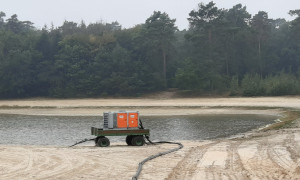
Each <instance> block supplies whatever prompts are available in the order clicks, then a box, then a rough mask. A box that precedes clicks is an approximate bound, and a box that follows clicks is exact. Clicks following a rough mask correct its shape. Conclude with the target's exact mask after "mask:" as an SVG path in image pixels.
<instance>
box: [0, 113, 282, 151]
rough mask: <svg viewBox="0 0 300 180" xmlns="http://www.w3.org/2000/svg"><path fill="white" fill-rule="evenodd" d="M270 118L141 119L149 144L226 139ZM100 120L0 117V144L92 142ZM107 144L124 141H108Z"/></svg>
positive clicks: (22, 116)
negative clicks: (147, 130) (88, 139)
mask: <svg viewBox="0 0 300 180" xmlns="http://www.w3.org/2000/svg"><path fill="white" fill-rule="evenodd" d="M277 118H278V117H277V116H270V115H191V116H160V117H157V116H155V117H141V119H142V122H143V125H144V127H145V128H147V129H150V134H151V136H150V137H151V139H152V140H153V141H162V140H164V141H174V140H204V139H214V138H220V137H229V136H232V135H236V134H239V133H244V132H247V131H250V130H252V129H256V128H259V127H263V126H266V125H267V124H271V123H273V122H274V120H275V119H277ZM92 126H94V127H102V117H100V116H99V117H83V116H78V117H73V116H72V117H71V116H28V115H0V137H1V138H0V144H20V145H54V146H68V145H72V144H74V143H75V142H77V141H80V140H82V139H85V138H93V137H94V136H92V135H91V134H90V127H92ZM109 139H110V140H111V142H119V141H124V142H125V140H124V139H125V137H109Z"/></svg>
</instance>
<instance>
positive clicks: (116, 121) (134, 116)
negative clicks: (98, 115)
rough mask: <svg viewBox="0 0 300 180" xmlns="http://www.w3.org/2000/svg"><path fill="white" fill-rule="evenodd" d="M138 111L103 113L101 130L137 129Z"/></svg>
mask: <svg viewBox="0 0 300 180" xmlns="http://www.w3.org/2000/svg"><path fill="white" fill-rule="evenodd" d="M138 126H139V112H138V111H132V112H131V111H119V112H105V113H103V129H104V130H106V129H138Z"/></svg>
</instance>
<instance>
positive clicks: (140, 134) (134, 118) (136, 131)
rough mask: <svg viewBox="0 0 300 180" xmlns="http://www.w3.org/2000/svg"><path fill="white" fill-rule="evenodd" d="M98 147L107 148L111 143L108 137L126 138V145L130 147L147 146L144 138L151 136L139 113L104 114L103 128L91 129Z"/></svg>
mask: <svg viewBox="0 0 300 180" xmlns="http://www.w3.org/2000/svg"><path fill="white" fill-rule="evenodd" d="M91 133H92V135H95V136H97V137H96V138H95V143H96V146H100V147H107V146H109V145H110V141H109V139H108V138H107V137H106V136H126V143H127V144H128V145H130V146H142V145H144V144H145V140H144V136H149V135H150V131H149V129H144V128H143V125H142V122H141V121H140V119H139V112H138V111H119V112H104V113H103V128H96V127H92V128H91Z"/></svg>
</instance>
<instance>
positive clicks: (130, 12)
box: [0, 0, 300, 30]
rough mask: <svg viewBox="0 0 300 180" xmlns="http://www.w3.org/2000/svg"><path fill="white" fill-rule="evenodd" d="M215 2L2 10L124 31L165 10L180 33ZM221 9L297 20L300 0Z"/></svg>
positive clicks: (47, 1) (128, 0)
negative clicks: (194, 15)
mask: <svg viewBox="0 0 300 180" xmlns="http://www.w3.org/2000/svg"><path fill="white" fill-rule="evenodd" d="M210 1H211V0H202V1H199V0H0V4H1V6H0V11H3V12H5V13H6V16H7V17H6V18H8V17H10V16H11V15H13V14H17V15H18V18H19V20H21V21H25V20H29V21H31V22H33V23H34V26H35V27H38V28H42V27H43V26H44V25H45V24H46V25H48V27H49V26H50V25H51V23H53V24H54V26H55V27H57V26H61V25H62V23H63V22H64V21H65V20H67V21H73V22H76V23H80V22H81V20H83V21H84V22H85V23H86V24H89V23H95V22H99V21H102V22H108V23H110V22H113V21H118V22H119V23H120V24H121V25H122V27H123V28H130V27H133V26H135V25H137V24H141V23H144V22H145V20H146V19H147V18H148V17H150V16H151V14H152V13H153V11H162V12H166V13H167V14H169V16H170V18H172V19H176V25H177V26H178V28H179V29H180V30H182V29H187V28H188V21H187V18H188V14H189V12H190V11H191V10H193V9H197V5H198V4H199V3H200V2H203V3H205V4H206V3H208V2H210ZM214 2H215V3H216V6H217V7H218V8H225V9H229V8H231V7H232V6H234V5H236V4H238V3H241V4H242V5H244V6H246V7H247V11H248V12H249V13H250V14H252V15H254V14H256V13H257V12H258V11H266V12H268V14H269V18H273V19H276V18H285V19H287V20H292V19H294V18H293V17H291V16H290V15H288V11H289V10H295V9H300V0H214Z"/></svg>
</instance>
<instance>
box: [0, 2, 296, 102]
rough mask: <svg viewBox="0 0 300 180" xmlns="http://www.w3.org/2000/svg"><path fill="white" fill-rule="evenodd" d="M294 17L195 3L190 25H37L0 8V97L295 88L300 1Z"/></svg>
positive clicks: (156, 15)
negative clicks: (291, 18)
mask: <svg viewBox="0 0 300 180" xmlns="http://www.w3.org/2000/svg"><path fill="white" fill-rule="evenodd" d="M287 13H289V14H290V15H291V16H293V17H294V18H293V20H291V21H287V20H285V19H270V18H269V17H268V13H267V12H264V11H259V12H258V13H257V14H255V15H251V14H249V12H247V9H246V6H243V5H242V4H237V5H235V6H233V7H232V8H230V9H223V8H218V7H217V6H216V4H215V3H214V2H209V3H207V4H203V3H200V4H199V5H198V8H197V9H195V10H191V11H190V13H189V18H188V19H187V21H188V22H189V28H188V29H185V30H178V28H177V27H176V25H175V22H176V19H172V17H169V15H168V14H167V13H165V12H160V11H154V12H153V14H151V15H150V17H149V18H147V19H146V20H145V22H144V23H142V24H139V25H136V26H134V27H131V28H122V25H121V24H119V23H118V22H111V23H103V22H95V23H90V24H85V22H84V21H82V22H81V23H75V22H71V21H67V20H66V21H65V22H64V23H63V24H62V25H61V26H59V27H54V26H51V27H47V26H44V27H43V28H42V29H37V28H36V27H34V24H33V23H32V22H30V21H20V20H19V19H18V16H17V15H16V14H14V15H12V16H11V17H6V14H5V12H0V98H1V99H10V98H28V97H54V98H73V97H106V96H132V97H136V96H140V95H143V94H146V93H153V92H158V91H163V90H166V89H170V88H172V89H177V90H179V91H182V92H191V93H195V92H196V93H197V94H199V95H201V94H202V95H204V94H220V95H223V94H226V95H229V96H281V95H299V94H300V9H296V10H290V11H289V12H287Z"/></svg>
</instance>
